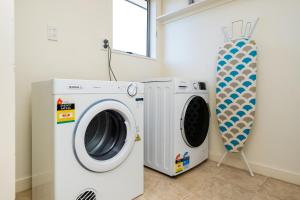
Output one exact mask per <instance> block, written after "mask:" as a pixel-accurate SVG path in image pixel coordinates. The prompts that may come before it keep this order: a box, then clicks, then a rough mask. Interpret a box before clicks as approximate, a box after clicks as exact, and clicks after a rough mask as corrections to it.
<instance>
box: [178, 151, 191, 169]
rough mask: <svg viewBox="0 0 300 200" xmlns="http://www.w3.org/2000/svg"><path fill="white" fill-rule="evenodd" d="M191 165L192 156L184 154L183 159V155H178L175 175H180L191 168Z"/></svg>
mask: <svg viewBox="0 0 300 200" xmlns="http://www.w3.org/2000/svg"><path fill="white" fill-rule="evenodd" d="M189 164H190V156H189V153H188V152H185V153H184V154H183V157H181V155H180V154H178V155H177V156H176V159H175V173H179V172H181V171H183V170H185V169H187V168H189Z"/></svg>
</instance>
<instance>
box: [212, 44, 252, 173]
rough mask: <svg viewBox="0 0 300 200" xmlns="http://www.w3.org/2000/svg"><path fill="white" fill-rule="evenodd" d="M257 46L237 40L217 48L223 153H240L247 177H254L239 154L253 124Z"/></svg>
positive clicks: (218, 110) (217, 92) (217, 108)
mask: <svg viewBox="0 0 300 200" xmlns="http://www.w3.org/2000/svg"><path fill="white" fill-rule="evenodd" d="M256 60H257V46H256V43H255V41H254V40H251V39H248V38H242V39H237V40H233V41H228V42H225V43H224V46H223V47H221V48H220V51H219V56H218V66H217V87H216V114H217V119H218V124H219V132H220V135H221V137H222V140H223V143H224V146H225V148H226V151H225V153H224V155H223V156H222V158H221V160H220V161H219V163H218V166H220V164H221V163H222V161H223V160H224V158H225V156H226V155H227V153H228V152H241V155H242V157H243V159H244V161H245V163H246V165H247V167H248V170H249V172H250V175H251V176H254V174H253V172H252V170H251V168H250V166H249V163H248V161H247V159H246V156H245V154H244V152H243V151H242V149H243V147H244V144H245V142H246V141H247V138H248V136H249V135H250V133H251V128H252V126H253V122H254V116H255V105H256V72H257V68H256V66H257V65H256Z"/></svg>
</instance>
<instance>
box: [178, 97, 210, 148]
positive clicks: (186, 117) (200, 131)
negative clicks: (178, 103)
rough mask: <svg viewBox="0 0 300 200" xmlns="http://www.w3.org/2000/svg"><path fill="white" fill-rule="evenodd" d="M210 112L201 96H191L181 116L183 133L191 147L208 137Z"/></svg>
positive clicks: (197, 145) (198, 144)
mask: <svg viewBox="0 0 300 200" xmlns="http://www.w3.org/2000/svg"><path fill="white" fill-rule="evenodd" d="M209 118H210V112H209V107H208V104H207V103H206V101H205V100H204V99H203V98H202V97H201V96H191V97H190V98H189V99H188V100H187V102H186V104H185V106H184V109H183V112H182V116H181V123H180V125H181V133H182V137H183V139H184V141H185V143H186V144H187V145H188V146H190V147H199V146H200V145H201V144H202V143H203V142H204V141H205V139H206V137H207V133H208V128H209Z"/></svg>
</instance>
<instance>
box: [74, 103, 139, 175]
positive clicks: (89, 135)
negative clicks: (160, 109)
mask: <svg viewBox="0 0 300 200" xmlns="http://www.w3.org/2000/svg"><path fill="white" fill-rule="evenodd" d="M135 127H136V125H135V120H134V117H133V115H132V113H131V112H130V110H129V109H128V107H127V106H125V105H124V104H122V103H121V102H119V101H114V100H105V101H100V102H98V103H96V104H94V105H93V106H91V107H90V108H89V109H88V110H87V111H86V112H85V113H84V114H83V115H82V117H81V118H80V120H79V122H78V124H77V127H76V130H75V135H74V151H75V155H76V157H77V160H78V161H79V162H80V164H81V165H82V166H83V167H84V168H86V169H88V170H90V171H93V172H105V171H109V170H112V169H114V168H116V167H117V166H119V165H120V164H121V163H122V162H124V161H125V160H126V158H127V157H128V156H129V154H130V152H131V150H132V148H133V146H134V143H135V137H136V134H135Z"/></svg>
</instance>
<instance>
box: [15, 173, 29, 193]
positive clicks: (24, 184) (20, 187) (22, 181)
mask: <svg viewBox="0 0 300 200" xmlns="http://www.w3.org/2000/svg"><path fill="white" fill-rule="evenodd" d="M29 189H31V176H29V177H25V178H19V179H17V180H16V192H22V191H25V190H29Z"/></svg>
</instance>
